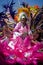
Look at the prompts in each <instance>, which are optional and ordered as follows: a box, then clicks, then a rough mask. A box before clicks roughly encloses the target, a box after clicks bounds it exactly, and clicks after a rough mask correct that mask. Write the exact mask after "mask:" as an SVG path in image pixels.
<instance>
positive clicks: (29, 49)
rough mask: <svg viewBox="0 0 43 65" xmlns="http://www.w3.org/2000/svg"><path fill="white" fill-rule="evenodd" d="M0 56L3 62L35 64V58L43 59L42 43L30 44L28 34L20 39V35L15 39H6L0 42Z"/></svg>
mask: <svg viewBox="0 0 43 65" xmlns="http://www.w3.org/2000/svg"><path fill="white" fill-rule="evenodd" d="M0 58H1V61H2V62H3V63H7V64H14V63H16V62H17V63H21V64H22V65H26V64H30V63H33V65H37V60H42V61H43V44H41V43H40V42H37V44H35V45H33V46H32V45H31V39H30V37H29V36H27V37H25V39H22V38H21V37H20V36H19V37H17V38H16V39H13V38H10V40H8V39H6V40H4V41H3V42H2V43H1V42H0Z"/></svg>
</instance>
